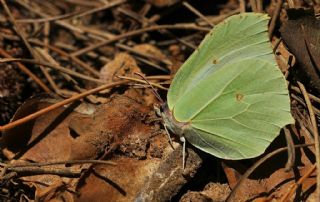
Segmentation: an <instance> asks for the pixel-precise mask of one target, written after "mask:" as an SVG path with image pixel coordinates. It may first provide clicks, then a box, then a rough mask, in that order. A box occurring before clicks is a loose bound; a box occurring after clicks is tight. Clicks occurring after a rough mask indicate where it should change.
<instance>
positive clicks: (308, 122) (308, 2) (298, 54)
mask: <svg viewBox="0 0 320 202" xmlns="http://www.w3.org/2000/svg"><path fill="white" fill-rule="evenodd" d="M0 2H1V5H0V58H1V59H0V125H1V126H0V131H1V138H0V145H1V146H0V149H1V155H0V157H1V163H0V170H1V174H0V186H1V188H0V198H1V201H68V202H69V201H70V202H71V201H116V202H118V201H119V202H126V201H159V202H160V201H181V202H198V201H202V202H210V201H213V202H216V201H257V202H262V201H282V202H283V201H310V202H311V201H319V200H320V199H319V197H318V196H320V195H319V194H320V177H319V176H320V171H319V170H320V169H317V168H319V167H318V166H317V165H318V163H319V164H320V154H319V146H318V145H319V142H318V141H319V140H318V136H319V134H318V123H317V122H318V121H319V116H320V98H319V95H320V74H319V71H320V49H319V47H320V23H319V20H318V17H319V11H320V1H318V0H270V1H263V0H226V1H222V0H215V1H208V0H190V1H179V0H92V1H84V0H54V1H51V0H49V1H42V0H32V1H29V0H15V1H5V0H0ZM243 12H257V13H266V14H268V15H269V16H270V18H271V19H270V22H269V32H268V33H269V38H270V41H271V44H272V47H273V50H274V54H275V58H276V60H277V63H278V66H279V68H280V69H281V71H282V73H283V74H284V75H285V78H286V79H287V81H288V89H289V94H290V99H291V113H292V115H293V117H294V119H295V124H292V125H288V126H286V127H285V128H284V129H282V130H281V133H280V135H279V136H278V137H277V138H276V139H275V140H274V141H273V142H272V144H271V145H270V146H269V147H268V149H267V150H266V152H265V153H264V154H263V155H261V156H259V157H257V158H253V159H246V160H238V161H230V160H223V159H219V158H216V157H214V156H211V155H209V154H206V153H204V152H202V151H200V150H199V149H197V148H195V147H193V146H192V145H191V144H188V143H187V145H186V147H187V148H186V153H187V157H186V164H185V168H183V167H182V160H183V155H182V144H181V141H180V140H179V137H176V136H175V135H172V137H171V138H172V141H173V143H172V144H170V141H169V138H168V134H167V133H166V130H165V128H164V126H163V123H162V121H161V118H160V117H159V116H158V115H157V113H156V110H155V107H159V105H160V102H159V99H158V98H157V97H156V96H155V93H154V91H153V90H152V89H151V88H150V85H152V86H153V87H154V88H155V89H156V90H157V92H158V93H159V94H160V96H161V98H162V99H164V100H165V99H166V94H167V91H168V88H169V86H170V83H171V81H172V78H174V75H175V73H176V72H177V71H178V69H179V67H180V66H181V65H182V64H183V63H184V62H185V60H186V59H187V58H188V56H190V54H191V53H192V52H193V51H194V50H196V49H197V47H198V45H199V43H200V42H201V40H202V39H203V38H204V36H205V35H206V33H208V32H209V31H210V30H211V28H212V27H214V26H215V25H216V24H218V23H220V22H222V21H223V20H225V19H226V18H228V17H229V16H232V15H235V14H239V13H243ZM139 75H140V76H139ZM318 93H319V95H318Z"/></svg>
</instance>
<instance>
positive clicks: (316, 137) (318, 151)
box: [298, 82, 320, 201]
mask: <svg viewBox="0 0 320 202" xmlns="http://www.w3.org/2000/svg"><path fill="white" fill-rule="evenodd" d="M298 85H299V88H300V90H301V92H302V94H303V97H304V99H305V101H306V104H307V108H308V111H309V115H310V119H311V123H312V132H313V135H314V145H315V149H316V153H315V156H316V165H317V188H316V193H317V199H318V201H319V200H320V145H319V131H318V125H317V121H316V116H315V114H314V111H313V106H312V104H311V101H310V99H309V96H308V93H307V91H306V89H305V87H304V85H303V84H302V83H300V82H298Z"/></svg>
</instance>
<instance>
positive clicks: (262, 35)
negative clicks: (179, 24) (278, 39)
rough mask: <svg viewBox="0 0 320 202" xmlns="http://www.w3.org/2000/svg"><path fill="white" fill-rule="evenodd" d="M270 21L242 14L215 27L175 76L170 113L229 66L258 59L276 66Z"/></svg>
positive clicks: (169, 98) (170, 98)
mask: <svg viewBox="0 0 320 202" xmlns="http://www.w3.org/2000/svg"><path fill="white" fill-rule="evenodd" d="M268 21H269V17H268V16H267V15H264V14H258V13H243V14H239V15H235V16H231V17H229V18H228V19H226V20H225V21H224V22H223V23H220V24H218V25H217V26H215V27H214V29H212V31H211V32H210V33H209V34H207V36H206V37H205V39H204V40H203V41H202V42H201V44H200V45H199V47H198V49H197V50H195V51H194V53H193V54H192V55H191V56H190V57H189V58H188V60H187V61H186V62H185V63H184V64H183V65H182V66H181V67H180V69H179V71H178V72H177V74H176V75H175V77H174V79H173V81H172V83H171V86H170V89H169V92H168V96H167V102H168V106H169V109H170V110H172V109H173V108H174V106H175V105H176V104H177V103H179V101H180V99H183V97H184V94H185V93H187V92H190V91H191V90H192V88H194V87H195V86H196V85H197V83H198V82H200V81H201V80H203V79H205V78H206V77H207V76H209V75H210V74H212V73H214V72H215V71H216V70H218V69H220V68H221V67H223V66H224V65H225V64H227V63H231V62H236V61H239V60H243V59H248V58H258V57H259V58H260V59H264V60H267V61H269V62H272V63H274V59H273V55H272V50H271V46H270V43H269V39H268V34H267V24H268Z"/></svg>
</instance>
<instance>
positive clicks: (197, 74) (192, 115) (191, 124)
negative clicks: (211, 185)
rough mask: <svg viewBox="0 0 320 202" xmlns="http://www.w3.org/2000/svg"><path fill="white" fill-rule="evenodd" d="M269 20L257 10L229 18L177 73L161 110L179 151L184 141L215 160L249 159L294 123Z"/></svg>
mask: <svg viewBox="0 0 320 202" xmlns="http://www.w3.org/2000/svg"><path fill="white" fill-rule="evenodd" d="M268 21H269V17H268V16H267V15H265V14H259V13H242V14H239V15H234V16H231V17H229V18H228V19H226V20H225V21H224V22H222V23H220V24H218V25H217V26H215V27H214V29H213V30H212V31H211V32H210V33H209V34H208V35H207V36H206V37H205V39H204V40H203V41H202V42H201V44H200V46H199V48H198V49H197V50H195V52H194V53H193V54H192V55H191V56H190V57H189V58H188V60H187V61H186V62H185V63H184V64H183V65H182V67H181V68H180V69H179V71H178V72H177V74H176V75H175V77H174V79H173V81H172V83H171V86H170V89H169V92H168V95H167V105H164V106H162V107H161V112H160V113H161V117H162V119H163V121H164V126H165V127H166V128H168V129H169V130H170V131H172V132H173V133H175V134H176V135H179V136H180V139H181V141H182V142H183V150H184V149H185V139H186V140H187V141H188V142H189V143H191V144H192V145H193V146H195V147H197V148H199V149H200V150H202V151H205V152H207V153H209V154H211V155H214V156H216V157H219V158H223V159H233V160H236V159H246V158H253V157H256V156H259V155H260V154H262V153H263V152H264V151H265V150H266V148H267V147H268V146H269V145H270V143H271V142H272V141H273V140H274V139H275V138H276V137H277V136H278V134H279V132H280V130H281V128H282V127H284V126H285V125H287V124H291V123H294V119H293V118H292V116H291V113H290V99H289V95H288V89H287V84H286V80H285V78H284V76H283V74H282V73H281V71H280V70H279V68H278V66H277V63H276V61H275V58H274V55H273V53H272V47H271V44H270V42H269V38H268V32H267V31H268ZM183 159H184V157H183ZM183 164H184V162H183Z"/></svg>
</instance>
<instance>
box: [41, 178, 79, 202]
mask: <svg viewBox="0 0 320 202" xmlns="http://www.w3.org/2000/svg"><path fill="white" fill-rule="evenodd" d="M66 189H67V185H66V184H65V183H64V182H63V181H59V180H57V182H56V183H54V184H52V185H50V186H49V187H46V188H43V189H41V188H37V189H36V198H35V201H50V202H73V201H74V200H73V197H72V195H71V194H70V193H69V194H68V192H65V191H66Z"/></svg>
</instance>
